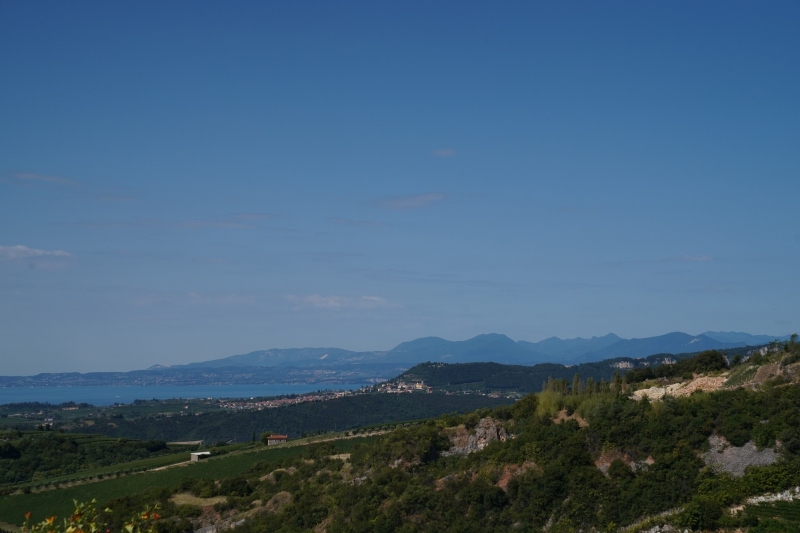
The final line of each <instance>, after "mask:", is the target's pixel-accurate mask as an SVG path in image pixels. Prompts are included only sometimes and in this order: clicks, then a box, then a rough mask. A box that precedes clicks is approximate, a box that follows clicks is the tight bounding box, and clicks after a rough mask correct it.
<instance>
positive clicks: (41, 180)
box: [5, 172, 80, 187]
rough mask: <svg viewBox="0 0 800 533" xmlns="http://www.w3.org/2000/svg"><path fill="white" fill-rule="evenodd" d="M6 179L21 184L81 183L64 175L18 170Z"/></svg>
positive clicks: (72, 184) (74, 185) (74, 184)
mask: <svg viewBox="0 0 800 533" xmlns="http://www.w3.org/2000/svg"><path fill="white" fill-rule="evenodd" d="M5 181H8V182H11V183H17V184H21V185H69V186H72V187H76V186H78V185H80V183H79V182H77V181H75V180H71V179H69V178H64V177H62V176H49V175H47V174H38V173H36V172H18V173H17V174H12V175H11V176H9V177H8V178H6V180H5Z"/></svg>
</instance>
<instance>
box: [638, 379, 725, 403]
mask: <svg viewBox="0 0 800 533" xmlns="http://www.w3.org/2000/svg"><path fill="white" fill-rule="evenodd" d="M727 379H728V374H722V375H720V376H699V377H696V378H694V379H693V380H692V381H689V382H688V383H673V384H672V385H667V386H666V387H650V388H649V389H640V390H637V391H634V393H633V395H632V396H631V398H632V399H634V400H637V401H639V400H641V399H642V398H643V397H645V396H647V399H648V400H661V399H663V398H664V396H672V397H680V396H689V395H690V394H691V393H693V392H694V391H698V390H701V391H706V392H712V391H715V390H719V389H721V388H722V386H723V385H724V384H725V380H727Z"/></svg>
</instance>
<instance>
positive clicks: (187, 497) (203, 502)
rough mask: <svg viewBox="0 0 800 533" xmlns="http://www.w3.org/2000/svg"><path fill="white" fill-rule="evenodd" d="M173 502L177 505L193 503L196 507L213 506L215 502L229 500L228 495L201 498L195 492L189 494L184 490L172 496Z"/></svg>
mask: <svg viewBox="0 0 800 533" xmlns="http://www.w3.org/2000/svg"><path fill="white" fill-rule="evenodd" d="M170 500H172V503H174V504H175V505H193V506H195V507H211V506H213V505H214V504H217V503H220V502H224V501H227V500H228V497H227V496H214V497H212V498H200V497H199V496H195V495H194V494H189V493H187V492H182V493H180V494H176V495H175V496H173V497H172V498H170Z"/></svg>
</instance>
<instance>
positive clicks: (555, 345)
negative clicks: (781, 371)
mask: <svg viewBox="0 0 800 533" xmlns="http://www.w3.org/2000/svg"><path fill="white" fill-rule="evenodd" d="M788 338H789V336H788V335H786V336H783V337H770V336H768V335H750V334H748V333H736V332H724V331H723V332H715V331H707V332H705V333H701V334H700V335H689V334H687V333H680V332H674V333H667V334H666V335H659V336H657V337H647V338H643V339H623V338H621V337H619V336H617V335H615V334H613V333H609V334H608V335H605V336H603V337H592V338H590V339H584V338H581V337H577V338H575V339H560V338H558V337H550V338H548V339H545V340H543V341H539V342H528V341H514V340H512V339H510V338H509V337H507V336H505V335H501V334H498V333H489V334H485V335H478V336H477V337H473V338H471V339H468V340H465V341H449V340H445V339H442V338H439V337H423V338H420V339H416V340H413V341H408V342H404V343H401V344H398V345H397V346H395V347H394V348H392V349H391V350H389V351H373V352H353V351H349V350H342V349H340V348H288V349H271V350H259V351H256V352H250V353H246V354H241V355H232V356H230V357H225V358H223V359H213V360H211V361H204V362H200V363H190V364H188V365H173V366H171V367H169V368H173V369H176V368H186V369H199V368H224V367H245V366H258V367H276V368H287V367H295V368H309V367H314V368H318V367H335V366H351V365H358V364H385V365H391V366H396V365H408V367H411V366H413V365H415V364H417V363H422V362H426V361H430V362H444V363H476V362H494V363H503V364H516V365H532V364H537V363H561V364H579V363H590V362H593V361H602V360H604V359H612V358H615V357H634V358H636V357H647V356H649V355H654V354H680V353H693V352H701V351H703V350H724V349H729V348H739V347H742V346H760V345H763V344H767V343H769V342H771V341H774V340H779V341H783V340H787V339H788ZM158 368H165V367H162V366H155V367H151V368H150V370H155V369H158Z"/></svg>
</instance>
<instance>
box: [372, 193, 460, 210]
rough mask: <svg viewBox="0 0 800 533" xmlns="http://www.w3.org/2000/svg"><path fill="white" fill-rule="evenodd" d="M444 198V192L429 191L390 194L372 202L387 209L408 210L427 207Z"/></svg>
mask: <svg viewBox="0 0 800 533" xmlns="http://www.w3.org/2000/svg"><path fill="white" fill-rule="evenodd" d="M445 198H446V196H445V194H444V193H441V192H429V193H425V194H417V195H414V196H390V197H387V198H381V199H380V200H375V201H373V202H372V204H373V205H374V206H376V207H379V208H381V209H386V210H388V211H410V210H413V209H422V208H425V207H429V206H431V205H433V204H435V203H437V202H441V201H442V200H444V199H445Z"/></svg>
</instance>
